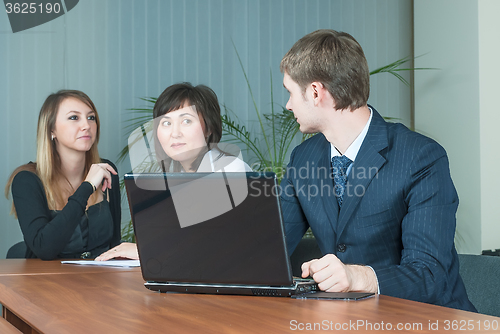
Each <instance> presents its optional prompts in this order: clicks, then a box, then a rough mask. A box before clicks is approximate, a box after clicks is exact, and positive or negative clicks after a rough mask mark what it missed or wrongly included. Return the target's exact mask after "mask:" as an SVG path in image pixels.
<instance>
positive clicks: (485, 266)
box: [458, 254, 500, 317]
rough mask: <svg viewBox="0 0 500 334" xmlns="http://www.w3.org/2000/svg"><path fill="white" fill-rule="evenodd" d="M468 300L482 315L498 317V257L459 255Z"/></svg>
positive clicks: (499, 281)
mask: <svg viewBox="0 0 500 334" xmlns="http://www.w3.org/2000/svg"><path fill="white" fill-rule="evenodd" d="M458 259H459V262H460V276H462V280H463V281H464V284H465V290H466V291H467V295H468V296H469V300H470V301H471V303H472V304H474V306H475V307H476V309H477V311H478V312H479V313H482V314H487V315H493V316H496V317H500V257H499V256H487V255H468V254H459V255H458Z"/></svg>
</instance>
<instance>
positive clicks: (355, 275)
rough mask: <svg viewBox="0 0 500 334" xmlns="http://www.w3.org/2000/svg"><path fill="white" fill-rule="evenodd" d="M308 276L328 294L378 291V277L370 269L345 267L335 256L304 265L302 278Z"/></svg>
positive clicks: (328, 255)
mask: <svg viewBox="0 0 500 334" xmlns="http://www.w3.org/2000/svg"><path fill="white" fill-rule="evenodd" d="M308 276H311V277H312V278H313V279H314V281H316V283H318V287H319V288H320V290H322V291H326V292H349V291H363V292H374V293H377V291H378V286H377V277H376V276H375V273H374V272H373V270H372V269H371V268H370V267H365V266H359V265H345V264H343V263H342V261H340V260H339V259H338V258H337V257H336V256H335V255H333V254H326V255H325V256H323V257H322V258H321V259H315V260H311V261H309V262H305V263H303V264H302V277H303V278H306V277H308Z"/></svg>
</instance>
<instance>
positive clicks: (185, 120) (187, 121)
mask: <svg viewBox="0 0 500 334" xmlns="http://www.w3.org/2000/svg"><path fill="white" fill-rule="evenodd" d="M192 122H193V121H191V120H190V119H188V118H185V119H183V120H182V123H183V124H191V123H192Z"/></svg>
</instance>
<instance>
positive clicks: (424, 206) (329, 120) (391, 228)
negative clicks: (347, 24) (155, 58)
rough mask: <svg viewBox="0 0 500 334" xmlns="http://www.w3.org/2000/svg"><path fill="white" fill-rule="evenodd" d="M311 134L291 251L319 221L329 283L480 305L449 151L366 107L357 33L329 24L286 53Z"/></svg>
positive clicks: (289, 199)
mask: <svg viewBox="0 0 500 334" xmlns="http://www.w3.org/2000/svg"><path fill="white" fill-rule="evenodd" d="M280 68H281V71H282V72H283V73H284V78H283V85H284V86H285V88H286V89H287V90H288V92H289V93H290V99H289V101H288V103H287V105H286V108H287V109H289V110H291V111H293V113H294V115H295V117H296V119H297V122H298V123H299V125H300V131H301V132H303V133H318V134H317V135H315V136H313V137H312V138H310V139H309V140H307V141H305V142H304V143H302V144H301V145H299V146H298V147H296V148H295V149H294V151H293V152H292V154H291V157H290V163H289V165H288V168H287V173H286V175H285V177H284V179H283V181H282V183H281V187H282V188H281V204H282V210H283V218H284V221H285V228H286V237H287V243H288V248H289V252H290V253H292V252H293V250H294V249H295V247H296V246H297V244H298V243H299V241H300V239H301V238H302V236H303V235H304V233H305V231H306V230H307V228H308V227H311V230H312V232H313V234H314V236H315V237H316V240H317V242H318V245H319V247H320V249H321V251H322V253H323V254H324V256H323V257H322V258H320V259H315V260H312V261H309V262H306V263H304V264H303V265H302V271H303V272H302V276H303V277H307V276H311V277H312V278H313V279H314V280H315V281H316V282H318V285H319V287H320V289H321V290H324V291H331V292H335V291H367V292H375V293H377V292H378V293H381V294H385V295H390V296H395V297H400V298H406V299H411V300H416V301H422V302H426V303H432V304H437V305H443V306H448V307H453V308H458V309H463V310H469V311H475V308H474V306H473V305H472V304H471V303H470V301H469V299H468V297H467V294H466V291H465V287H464V284H463V282H462V279H461V278H460V275H459V272H458V269H459V268H458V265H459V264H458V256H457V253H456V250H455V245H454V235H455V224H456V220H455V214H456V210H457V207H458V196H457V193H456V191H455V187H454V186H453V182H452V180H451V177H450V171H449V167H448V158H447V156H446V152H445V150H444V149H443V148H442V147H441V146H440V145H439V144H438V143H436V142H435V141H434V140H432V139H429V138H427V137H424V136H422V135H420V134H418V133H415V132H412V131H410V130H408V129H407V128H406V127H405V126H404V125H401V124H395V123H386V122H385V121H384V119H383V118H382V117H381V116H380V114H379V113H378V112H377V111H376V110H375V109H374V108H373V107H371V106H369V105H367V101H368V96H369V88H370V83H369V76H370V75H369V71H368V64H367V62H366V59H365V56H364V53H363V50H362V48H361V46H360V45H359V44H358V43H357V42H356V40H355V39H354V38H353V37H352V36H351V35H349V34H347V33H342V32H336V31H333V30H318V31H316V32H313V33H311V34H308V35H306V36H304V37H303V38H302V39H300V40H299V41H298V42H297V43H295V45H294V46H293V47H292V48H291V49H290V51H288V53H287V54H286V55H285V56H284V58H283V60H282V61H281V67H280Z"/></svg>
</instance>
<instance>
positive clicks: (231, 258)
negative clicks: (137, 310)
mask: <svg viewBox="0 0 500 334" xmlns="http://www.w3.org/2000/svg"><path fill="white" fill-rule="evenodd" d="M124 180H125V186H126V190H127V196H128V201H129V207H130V212H131V217H132V222H133V225H134V231H135V236H136V242H137V247H138V251H139V259H140V263H141V270H142V275H143V278H144V280H145V281H146V282H145V286H146V287H147V288H148V289H151V290H154V291H160V292H183V293H210V294H238V295H258V296H294V295H302V294H305V293H309V292H314V291H317V290H318V287H317V285H316V284H315V283H314V281H312V280H301V279H298V280H294V279H293V277H292V270H291V265H290V260H289V256H288V252H287V247H286V240H285V233H284V227H283V219H282V216H281V210H280V201H279V188H278V186H277V180H276V175H275V174H274V173H270V172H265V173H257V172H247V173H224V172H222V173H154V174H147V173H146V174H144V173H140V174H134V173H131V174H126V175H125V177H124Z"/></svg>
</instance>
